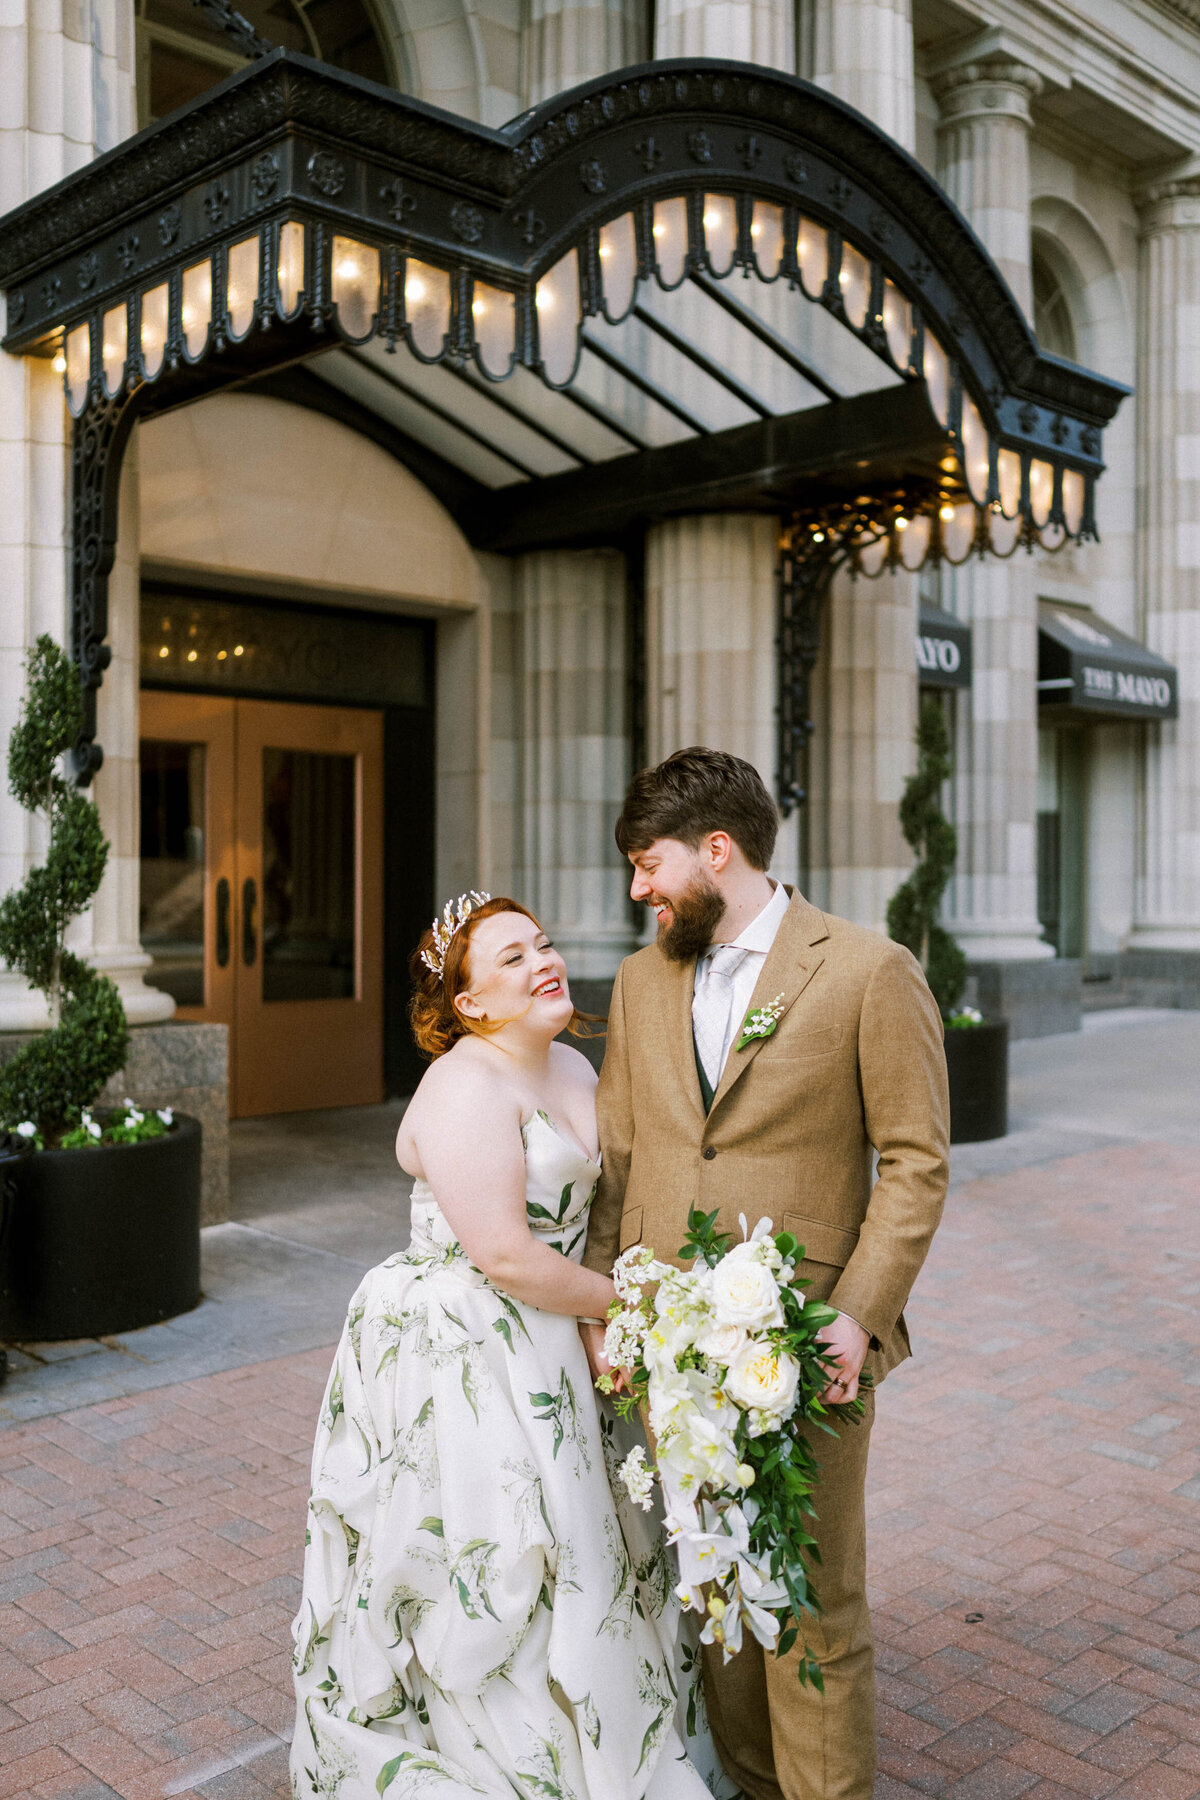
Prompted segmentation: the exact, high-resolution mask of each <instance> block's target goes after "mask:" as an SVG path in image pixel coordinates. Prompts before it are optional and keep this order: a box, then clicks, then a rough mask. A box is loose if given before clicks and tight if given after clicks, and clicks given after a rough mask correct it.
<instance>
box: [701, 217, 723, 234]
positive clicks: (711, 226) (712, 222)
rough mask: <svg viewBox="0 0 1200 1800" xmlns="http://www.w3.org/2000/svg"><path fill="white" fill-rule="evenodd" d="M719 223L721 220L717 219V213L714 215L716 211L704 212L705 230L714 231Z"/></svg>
mask: <svg viewBox="0 0 1200 1800" xmlns="http://www.w3.org/2000/svg"><path fill="white" fill-rule="evenodd" d="M720 223H721V221H720V219H719V218H718V217H717V215H716V213H711V212H706V213H705V215H704V229H705V231H715V230H716V228H717V226H718V225H719V224H720Z"/></svg>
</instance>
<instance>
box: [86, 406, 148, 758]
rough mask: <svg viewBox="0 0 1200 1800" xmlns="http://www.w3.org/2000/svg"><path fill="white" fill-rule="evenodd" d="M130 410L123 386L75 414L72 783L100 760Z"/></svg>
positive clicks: (101, 755) (131, 412) (110, 654)
mask: <svg viewBox="0 0 1200 1800" xmlns="http://www.w3.org/2000/svg"><path fill="white" fill-rule="evenodd" d="M135 411H136V408H135V406H134V403H133V401H132V399H131V397H130V396H129V395H128V394H126V393H121V394H118V395H117V397H116V398H115V399H109V398H108V397H107V396H105V397H103V398H101V399H99V400H97V401H95V402H93V404H92V405H91V406H89V407H88V408H87V410H86V411H85V412H84V413H83V415H82V416H81V417H80V418H78V419H76V421H75V428H74V434H73V438H72V444H71V474H72V482H71V565H72V568H71V574H72V581H71V652H72V655H73V657H74V659H75V661H76V662H77V663H78V664H79V667H80V669H81V671H82V673H83V680H84V723H83V730H82V732H81V733H80V736H79V741H78V742H77V743H76V745H75V748H74V751H73V753H72V761H73V763H74V769H75V779H76V781H77V782H78V783H79V786H80V787H86V786H87V785H88V784H89V782H90V781H91V779H92V776H93V775H94V774H95V773H96V770H97V769H98V768H99V767H100V765H101V763H102V762H103V760H104V752H103V751H102V750H101V748H100V746H99V744H98V743H97V742H96V692H97V689H98V688H99V686H100V682H101V680H102V678H103V675H104V671H105V669H107V667H108V665H109V663H110V662H111V660H112V650H111V649H110V647H109V645H108V643H107V641H106V640H107V638H108V577H109V574H110V573H111V571H112V566H113V560H114V557H115V554H116V547H117V494H118V489H119V487H120V481H121V462H122V456H123V452H124V448H125V440H126V438H127V437H128V435H129V431H130V428H131V426H132V424H133V415H134V412H135Z"/></svg>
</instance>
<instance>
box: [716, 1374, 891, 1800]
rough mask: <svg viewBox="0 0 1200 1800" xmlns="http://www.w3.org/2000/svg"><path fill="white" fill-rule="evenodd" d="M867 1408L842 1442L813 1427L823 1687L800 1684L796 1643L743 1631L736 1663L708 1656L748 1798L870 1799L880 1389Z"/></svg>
mask: <svg viewBox="0 0 1200 1800" xmlns="http://www.w3.org/2000/svg"><path fill="white" fill-rule="evenodd" d="M864 1401H865V1404H866V1415H865V1417H864V1418H863V1419H862V1420H861V1421H860V1423H859V1424H857V1425H849V1424H848V1425H844V1426H843V1427H842V1428H841V1430H840V1432H839V1434H838V1436H837V1437H836V1438H831V1437H827V1436H826V1435H825V1433H824V1432H822V1431H817V1432H811V1433H810V1434H809V1442H810V1443H811V1444H812V1447H813V1450H814V1452H815V1453H816V1456H817V1459H818V1461H819V1463H820V1484H819V1486H818V1488H817V1491H816V1494H815V1496H814V1504H815V1506H816V1509H817V1514H818V1519H817V1524H816V1526H815V1527H814V1529H813V1536H814V1537H815V1538H816V1540H817V1545H818V1547H819V1549H820V1552H821V1561H820V1564H819V1565H818V1566H816V1567H815V1568H814V1570H813V1586H814V1587H815V1588H816V1590H817V1594H818V1596H819V1598H820V1601H821V1613H820V1616H819V1618H817V1619H811V1618H806V1619H805V1621H804V1640H805V1642H806V1643H807V1645H808V1649H809V1651H810V1653H811V1654H812V1655H813V1656H815V1657H816V1658H817V1660H818V1661H819V1662H820V1664H821V1671H822V1674H823V1676H824V1679H825V1693H824V1696H823V1697H822V1695H820V1694H819V1693H817V1692H816V1691H815V1689H813V1688H812V1687H809V1686H807V1685H806V1686H801V1684H800V1681H799V1678H798V1676H797V1673H796V1662H797V1655H798V1650H799V1645H797V1646H796V1648H795V1649H793V1650H792V1651H791V1652H790V1653H789V1654H788V1655H787V1656H784V1657H776V1656H775V1655H774V1654H773V1653H772V1652H764V1651H763V1650H762V1649H761V1647H760V1646H759V1645H758V1644H757V1643H756V1642H755V1640H754V1639H753V1638H752V1637H750V1636H749V1634H747V1635H746V1637H745V1638H744V1640H743V1647H742V1649H741V1650H740V1651H739V1652H738V1654H737V1655H736V1656H735V1657H732V1658H731V1659H730V1661H729V1662H728V1663H723V1662H722V1660H721V1653H720V1651H719V1650H717V1649H715V1648H711V1649H707V1650H706V1651H705V1653H704V1691H705V1698H706V1700H707V1704H708V1718H709V1724H710V1726H711V1728H712V1734H713V1740H714V1742H715V1744H716V1747H717V1752H718V1754H719V1755H720V1758H721V1761H722V1763H723V1764H724V1766H725V1769H726V1771H727V1773H728V1774H730V1775H731V1776H732V1777H733V1779H734V1780H735V1781H737V1782H739V1783H740V1784H741V1787H742V1789H743V1790H744V1792H745V1793H746V1795H747V1796H748V1800H871V1796H872V1794H873V1793H874V1791H875V1669H874V1640H873V1639H872V1636H871V1616H870V1613H869V1612H868V1610H867V1594H866V1583H867V1556H866V1510H865V1504H864V1488H865V1484H866V1477H867V1450H868V1446H869V1442H870V1435H871V1425H872V1423H873V1421H874V1417H875V1396H874V1394H873V1393H868V1394H866V1395H864Z"/></svg>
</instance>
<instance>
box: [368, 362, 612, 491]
mask: <svg viewBox="0 0 1200 1800" xmlns="http://www.w3.org/2000/svg"><path fill="white" fill-rule="evenodd" d="M356 356H357V358H358V359H360V360H362V361H365V362H367V363H369V364H370V365H371V367H372V368H373V369H375V370H376V371H377V372H378V373H379V374H380V375H381V376H383V377H384V378H385V379H388V380H393V381H399V382H401V383H403V385H404V386H405V387H406V388H407V389H408V390H409V391H410V393H412V394H413V395H415V396H416V397H417V398H418V399H420V400H424V401H428V402H429V403H431V404H432V405H433V406H436V407H437V408H438V409H439V411H441V412H443V413H448V414H449V415H450V416H451V418H452V419H453V420H454V421H456V422H457V423H460V424H461V425H462V426H463V427H464V428H465V429H466V430H468V431H472V432H476V433H477V434H478V435H479V436H480V437H481V438H482V439H484V441H485V442H486V443H487V444H488V445H489V446H490V447H491V448H492V449H493V450H494V451H495V452H497V453H498V454H499V455H500V456H503V457H508V458H511V460H512V461H513V462H514V464H515V465H516V466H518V467H519V468H522V469H524V470H526V471H527V472H528V473H529V474H531V475H560V474H562V473H563V472H564V471H565V470H567V469H575V468H578V467H579V460H580V459H577V458H575V457H573V456H569V455H567V454H565V453H564V451H562V450H561V449H560V448H559V447H558V445H556V444H554V443H552V442H551V440H550V439H549V438H547V437H546V436H544V435H543V434H542V433H541V432H539V431H538V430H537V428H536V423H535V422H528V423H527V422H526V421H525V420H523V419H516V418H514V417H513V416H512V414H511V413H510V412H509V411H508V409H507V407H506V406H505V405H504V402H505V401H506V400H507V398H508V395H507V391H505V392H504V393H502V394H499V395H498V394H497V390H496V389H494V388H493V387H492V386H491V384H490V383H488V382H487V381H486V380H484V381H479V382H474V381H471V380H464V379H463V378H462V376H461V375H458V374H456V373H455V372H454V371H453V370H451V369H449V368H447V367H446V366H445V365H444V364H441V363H422V362H419V361H418V360H417V358H416V357H415V356H408V355H404V356H402V355H399V354H398V355H395V356H389V355H388V353H387V351H386V349H385V348H384V347H383V345H382V344H381V343H380V342H379V340H378V339H376V340H375V341H374V342H373V343H371V344H368V345H366V346H364V348H363V349H362V350H361V351H358V352H356Z"/></svg>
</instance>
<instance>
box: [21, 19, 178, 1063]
mask: <svg viewBox="0 0 1200 1800" xmlns="http://www.w3.org/2000/svg"><path fill="white" fill-rule="evenodd" d="M11 17H12V18H13V19H18V18H19V19H20V22H19V23H13V24H8V23H3V24H0V67H2V68H3V69H4V71H5V73H6V75H7V76H8V77H9V78H10V79H9V81H8V82H7V83H6V85H5V89H4V96H5V100H6V101H7V100H8V99H10V98H11V100H12V101H13V105H12V106H11V108H10V107H9V106H8V105H7V104H6V105H5V108H4V112H3V114H2V115H0V212H8V211H9V210H10V209H11V208H13V207H16V206H19V205H20V204H21V202H22V201H24V200H26V199H28V198H29V196H30V195H31V194H34V193H37V192H39V191H40V190H42V189H43V188H46V187H48V186H50V185H51V184H52V183H54V182H56V181H58V180H60V179H61V178H62V177H63V176H65V175H68V174H70V173H72V172H73V171H74V170H75V169H77V168H78V167H79V166H80V164H81V163H82V162H86V161H88V160H89V158H91V157H92V156H95V155H98V154H99V153H100V152H101V151H104V150H107V149H110V148H111V147H112V146H113V145H114V144H116V143H119V142H120V141H121V140H122V139H124V138H126V137H128V136H129V135H130V134H131V133H132V132H133V130H134V129H135V124H136V118H135V99H134V71H133V9H132V7H131V6H129V5H128V4H127V3H126V0H96V3H95V4H94V5H93V6H91V7H85V8H80V7H78V6H76V5H72V4H68V3H66V0H47V4H45V5H44V6H41V7H38V8H35V9H30V8H25V9H23V10H22V9H21V8H17V9H16V10H15V11H14V12H13V13H12V14H11ZM69 434H70V420H69V418H68V415H67V409H66V403H65V401H64V399H63V393H62V381H61V377H60V376H58V375H56V374H55V373H54V372H53V370H52V369H51V366H50V364H49V362H47V361H44V360H42V359H41V358H38V357H17V356H0V492H2V493H3V495H4V506H3V509H2V510H0V630H2V632H3V636H2V638H0V755H2V754H3V751H4V748H5V746H6V745H7V741H8V733H9V731H10V729H11V727H12V724H13V722H14V720H15V718H16V713H17V708H18V706H19V704H20V698H21V694H22V692H23V688H24V669H23V665H24V658H25V651H26V649H27V647H28V646H29V645H31V644H32V643H33V642H34V640H35V639H36V638H37V636H38V634H39V633H40V632H43V631H46V632H49V633H50V635H51V636H52V637H54V638H56V639H57V641H58V642H59V643H66V641H67V635H68V634H67V566H68V551H67V540H68V516H67V504H66V502H67V493H68V473H69V469H68V461H69V450H68V445H69ZM130 507H132V512H130V510H129V509H130ZM127 526H128V531H126V527H127ZM122 534H123V535H122V543H121V556H122V559H123V562H122V568H121V570H119V571H118V572H117V573H116V574H115V575H114V581H113V595H114V611H113V622H114V639H113V642H114V651H115V659H114V664H113V666H112V668H110V670H109V671H108V674H107V677H106V682H105V687H104V689H103V690H102V691H101V697H100V704H101V709H102V718H103V719H104V720H105V721H106V725H107V729H108V732H109V736H108V738H107V739H106V738H104V736H103V734H102V741H105V742H106V745H107V747H108V748H109V751H110V755H111V756H112V758H113V761H112V764H111V766H110V767H108V768H106V770H105V772H104V775H103V777H102V779H101V780H100V781H98V782H97V784H96V797H97V802H98V804H99V806H100V814H101V820H102V823H103V825H104V829H105V831H106V833H107V835H108V837H109V839H110V840H111V842H112V846H113V848H112V854H111V856H110V860H109V867H108V871H107V873H106V875H105V879H104V883H103V886H102V887H101V890H100V893H99V894H98V895H97V896H96V900H95V903H94V905H93V907H92V910H91V912H90V913H89V915H88V917H87V918H86V919H83V920H79V921H78V922H77V923H76V926H75V928H74V930H73V933H72V942H73V945H74V946H75V947H76V948H77V949H79V950H80V951H81V952H82V953H83V954H86V955H89V956H91V957H92V958H93V959H94V960H95V962H96V964H97V966H98V967H99V968H102V969H103V970H104V971H105V972H106V973H108V974H110V975H112V976H113V978H114V979H115V980H116V981H117V983H118V986H119V987H120V988H121V990H122V993H123V994H124V996H125V999H126V1005H127V1010H128V1012H129V1016H130V1018H131V1020H133V1021H134V1022H135V1023H143V1022H146V1021H147V1020H150V1019H161V1018H166V1017H169V1015H170V1014H171V1012H172V1011H173V1010H174V1003H173V1002H172V1001H171V999H170V998H169V997H168V996H167V995H164V994H158V993H153V992H152V991H151V990H149V989H147V988H145V987H144V986H143V984H142V980H141V970H142V968H143V967H145V966H146V963H147V962H148V959H147V958H146V957H145V956H143V954H142V951H141V949H140V947H139V945H138V922H137V854H138V841H137V564H138V545H137V494H136V473H135V474H134V476H133V477H132V486H131V487H130V489H129V492H128V494H127V496H126V512H125V516H123V518H122ZM39 836H40V834H39V833H38V831H37V830H36V829H35V828H34V827H33V825H32V824H31V822H30V820H29V819H28V818H27V817H26V815H25V814H24V813H23V812H22V811H21V809H20V808H19V807H18V806H17V805H16V803H15V801H13V800H12V799H11V798H10V797H9V795H8V793H7V790H6V791H5V792H4V793H3V795H0V884H2V885H3V886H4V887H9V886H11V885H13V884H14V883H16V882H18V881H20V880H22V879H23V877H24V875H25V872H26V871H27V869H28V868H29V867H30V865H31V863H33V862H36V861H39V860H40V858H41V856H42V854H43V853H44V845H43V844H42V843H41V842H40V841H39ZM47 1023H48V1020H47V1017H46V1010H45V1006H44V1003H43V1001H42V998H41V996H40V995H39V994H36V993H34V992H32V991H31V990H30V989H29V988H28V987H27V986H26V984H25V982H24V981H23V980H22V979H21V978H20V977H18V976H15V975H12V974H9V973H7V972H0V1029H3V1030H31V1029H37V1028H39V1027H41V1026H44V1025H46V1024H47Z"/></svg>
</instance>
